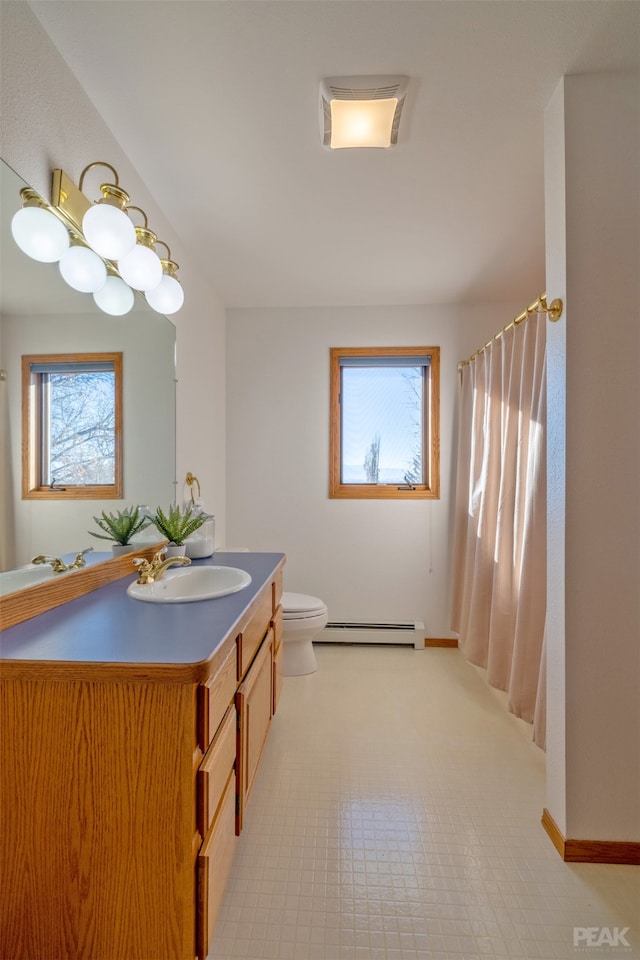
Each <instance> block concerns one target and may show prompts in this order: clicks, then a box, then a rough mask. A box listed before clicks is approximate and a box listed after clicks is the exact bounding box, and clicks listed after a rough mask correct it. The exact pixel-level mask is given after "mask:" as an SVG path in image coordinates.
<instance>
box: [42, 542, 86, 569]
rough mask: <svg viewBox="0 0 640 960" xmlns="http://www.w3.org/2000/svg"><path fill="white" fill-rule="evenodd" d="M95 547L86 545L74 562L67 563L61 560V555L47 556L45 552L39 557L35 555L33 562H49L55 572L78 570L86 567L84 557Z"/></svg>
mask: <svg viewBox="0 0 640 960" xmlns="http://www.w3.org/2000/svg"><path fill="white" fill-rule="evenodd" d="M92 550H93V547H86V548H85V549H84V550H81V551H80V552H79V553H77V554H76V558H75V560H74V561H73V563H69V564H67V563H65V562H64V560H61V559H60V557H46V556H45V555H44V554H42V553H41V554H39V555H38V556H37V557H34V558H33V560H32V561H31V563H49V564H51V569H52V570H53V572H54V573H65V572H66V571H67V570H78V569H79V568H80V567H85V566H86V565H87V561H86V560H85V558H84V555H85V553H91V551H92Z"/></svg>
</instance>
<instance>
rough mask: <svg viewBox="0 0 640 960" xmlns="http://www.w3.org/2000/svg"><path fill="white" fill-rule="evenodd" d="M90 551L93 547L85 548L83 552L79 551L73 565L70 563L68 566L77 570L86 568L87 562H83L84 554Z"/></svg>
mask: <svg viewBox="0 0 640 960" xmlns="http://www.w3.org/2000/svg"><path fill="white" fill-rule="evenodd" d="M92 551H93V547H85V549H84V550H81V551H80V552H79V553H76V558H75V560H74V561H73V563H70V564H69V566H70V567H74V568H75V569H77V568H78V567H86V565H87V561H86V560H85V558H84V555H85V553H91V552H92Z"/></svg>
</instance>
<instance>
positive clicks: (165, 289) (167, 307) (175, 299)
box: [145, 274, 184, 316]
mask: <svg viewBox="0 0 640 960" xmlns="http://www.w3.org/2000/svg"><path fill="white" fill-rule="evenodd" d="M145 296H146V298H147V303H148V304H149V306H150V307H152V308H153V309H154V310H157V312H158V313H163V314H165V316H169V314H171V313H177V311H178V310H179V309H180V307H181V306H182V304H183V303H184V291H183V289H182V284H181V283H180V282H179V281H178V280H176V278H175V277H171V276H169V274H165V275H164V276H163V278H162V280H161V281H160V283H159V285H158V286H157V287H155V288H154V289H153V290H148V291H147V292H146V294H145Z"/></svg>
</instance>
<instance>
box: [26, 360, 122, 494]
mask: <svg viewBox="0 0 640 960" xmlns="http://www.w3.org/2000/svg"><path fill="white" fill-rule="evenodd" d="M22 388H23V411H22V423H23V451H24V461H23V476H22V483H23V494H22V495H23V498H25V499H34V498H35V499H43V498H59V497H61V498H63V499H64V498H69V499H102V498H118V497H121V496H122V354H121V353H113V354H107V353H105V354H66V355H60V354H58V355H55V354H54V355H42V356H24V357H23V358H22Z"/></svg>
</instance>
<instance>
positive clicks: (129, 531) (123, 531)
mask: <svg viewBox="0 0 640 960" xmlns="http://www.w3.org/2000/svg"><path fill="white" fill-rule="evenodd" d="M93 519H94V520H95V522H96V523H97V524H98V526H99V527H100V529H101V530H102V531H103V533H94V532H93V531H92V530H90V531H89V534H90V536H92V537H97V538H98V539H99V540H112V541H113V542H114V543H119V544H121V545H122V546H123V547H125V546H127V545H128V544H129V543H130V542H131V539H132V538H133V537H134V536H135V535H136V533H140V532H141V531H142V530H144V529H146V527H148V526H149V525H150V523H151V520H150V519H149V518H148V517H147V516H146V514H145V513H144V512H142V511H141V510H140V508H139V507H125V509H124V510H116V512H115V513H105V512H104V510H103V511H102V515H101V516H99V517H94V518H93Z"/></svg>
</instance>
